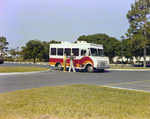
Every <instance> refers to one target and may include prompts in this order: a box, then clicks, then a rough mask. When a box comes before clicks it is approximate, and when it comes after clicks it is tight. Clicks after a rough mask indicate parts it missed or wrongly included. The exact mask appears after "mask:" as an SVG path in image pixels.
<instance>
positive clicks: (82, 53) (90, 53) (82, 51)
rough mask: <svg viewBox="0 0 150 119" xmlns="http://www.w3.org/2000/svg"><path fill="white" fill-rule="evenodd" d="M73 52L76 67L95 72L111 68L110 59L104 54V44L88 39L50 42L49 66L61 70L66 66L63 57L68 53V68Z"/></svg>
mask: <svg viewBox="0 0 150 119" xmlns="http://www.w3.org/2000/svg"><path fill="white" fill-rule="evenodd" d="M71 53H74V56H75V59H74V61H73V64H74V67H75V69H79V70H83V69H84V70H87V71H88V72H93V71H94V70H95V69H97V70H98V71H104V69H107V68H109V59H108V57H105V56H104V51H103V46H102V45H97V44H92V43H87V42H86V41H77V43H70V42H66V41H62V42H61V44H50V49H49V66H55V67H57V69H59V70H61V69H62V68H63V67H64V65H63V57H64V54H66V55H67V57H68V58H67V64H66V68H67V67H69V65H70V59H69V56H71Z"/></svg>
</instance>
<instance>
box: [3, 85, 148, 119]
mask: <svg viewBox="0 0 150 119" xmlns="http://www.w3.org/2000/svg"><path fill="white" fill-rule="evenodd" d="M149 110H150V93H146V92H139V91H129V90H123V89H112V88H106V87H101V86H93V85H67V86H55V87H42V88H35V89H27V90H21V91H15V92H8V93H3V94H0V119H40V118H46V119H79V118H80V119H127V118H128V119H131V118H132V119H148V118H149V117H150V111H149Z"/></svg>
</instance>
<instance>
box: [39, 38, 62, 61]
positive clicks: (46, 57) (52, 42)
mask: <svg viewBox="0 0 150 119" xmlns="http://www.w3.org/2000/svg"><path fill="white" fill-rule="evenodd" d="M54 43H55V44H56V43H61V42H60V41H55V40H51V41H50V42H46V41H43V42H42V45H43V46H44V54H43V58H44V59H45V61H46V60H48V59H49V46H50V44H54Z"/></svg>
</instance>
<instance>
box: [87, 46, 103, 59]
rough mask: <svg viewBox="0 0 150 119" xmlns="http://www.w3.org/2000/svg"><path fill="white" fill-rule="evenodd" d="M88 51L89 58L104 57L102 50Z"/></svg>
mask: <svg viewBox="0 0 150 119" xmlns="http://www.w3.org/2000/svg"><path fill="white" fill-rule="evenodd" d="M90 50H91V56H99V57H104V51H103V49H97V48H90Z"/></svg>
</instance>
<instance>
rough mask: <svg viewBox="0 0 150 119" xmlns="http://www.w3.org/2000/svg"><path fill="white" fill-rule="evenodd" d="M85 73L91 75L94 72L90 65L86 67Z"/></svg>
mask: <svg viewBox="0 0 150 119" xmlns="http://www.w3.org/2000/svg"><path fill="white" fill-rule="evenodd" d="M87 71H88V72H90V73H92V72H93V71H94V68H93V67H92V66H91V65H89V66H87Z"/></svg>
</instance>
